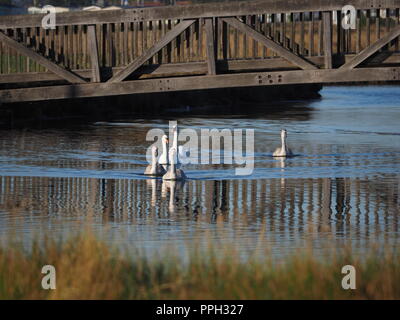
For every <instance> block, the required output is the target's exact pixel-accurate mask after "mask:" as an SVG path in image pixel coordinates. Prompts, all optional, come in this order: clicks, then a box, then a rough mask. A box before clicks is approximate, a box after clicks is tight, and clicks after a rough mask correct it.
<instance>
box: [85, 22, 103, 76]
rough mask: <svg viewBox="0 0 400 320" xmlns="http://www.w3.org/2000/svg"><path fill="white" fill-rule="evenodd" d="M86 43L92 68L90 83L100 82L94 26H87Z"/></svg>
mask: <svg viewBox="0 0 400 320" xmlns="http://www.w3.org/2000/svg"><path fill="white" fill-rule="evenodd" d="M87 35H88V42H89V53H90V63H91V64H90V65H91V68H92V82H101V77H100V65H99V51H98V46H97V39H96V26H94V25H90V26H88V33H87Z"/></svg>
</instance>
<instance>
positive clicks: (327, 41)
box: [322, 11, 332, 69]
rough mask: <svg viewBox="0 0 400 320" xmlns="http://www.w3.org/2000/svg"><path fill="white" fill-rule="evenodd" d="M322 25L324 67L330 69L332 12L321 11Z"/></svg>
mask: <svg viewBox="0 0 400 320" xmlns="http://www.w3.org/2000/svg"><path fill="white" fill-rule="evenodd" d="M322 19H323V25H324V58H325V69H332V12H330V11H329V12H323V13H322Z"/></svg>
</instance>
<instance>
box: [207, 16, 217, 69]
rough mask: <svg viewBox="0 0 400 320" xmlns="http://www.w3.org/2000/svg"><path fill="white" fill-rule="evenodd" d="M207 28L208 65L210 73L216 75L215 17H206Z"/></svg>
mask: <svg viewBox="0 0 400 320" xmlns="http://www.w3.org/2000/svg"><path fill="white" fill-rule="evenodd" d="M205 28H206V42H207V46H206V47H207V66H208V74H209V75H215V74H217V70H216V65H215V61H216V58H215V38H214V28H213V19H212V18H207V19H205Z"/></svg>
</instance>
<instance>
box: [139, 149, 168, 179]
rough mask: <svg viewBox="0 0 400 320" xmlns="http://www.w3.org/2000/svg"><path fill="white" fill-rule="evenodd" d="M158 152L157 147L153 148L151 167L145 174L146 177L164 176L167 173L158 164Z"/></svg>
mask: <svg viewBox="0 0 400 320" xmlns="http://www.w3.org/2000/svg"><path fill="white" fill-rule="evenodd" d="M157 157H158V150H157V147H155V146H153V148H151V165H149V166H148V167H147V168H146V170H145V172H144V174H145V175H146V176H163V175H164V174H165V173H166V171H165V169H164V168H163V166H162V165H160V164H158V163H157Z"/></svg>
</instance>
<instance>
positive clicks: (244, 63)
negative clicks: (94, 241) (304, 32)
mask: <svg viewBox="0 0 400 320" xmlns="http://www.w3.org/2000/svg"><path fill="white" fill-rule="evenodd" d="M354 56H355V55H354V54H352V55H346V56H345V57H344V59H345V61H346V62H348V61H350V60H351V59H353V57H354ZM382 56H383V58H380V57H377V61H374V60H375V59H371V60H370V61H368V63H367V64H366V66H368V67H386V66H389V65H390V66H392V65H395V64H397V65H399V64H400V54H398V53H393V54H392V55H390V56H388V55H386V54H384V53H383V54H382ZM378 58H379V59H378ZM335 60H336V62H335ZM310 61H311V62H312V63H313V64H314V65H316V66H318V67H321V68H323V67H324V66H325V61H324V57H323V56H320V57H312V58H310ZM342 61H343V58H342V57H336V59H335V57H333V62H335V63H336V64H338V63H339V62H341V63H342ZM216 66H217V69H218V70H219V71H220V72H232V71H234V72H238V71H246V72H251V71H253V72H254V71H267V70H271V71H276V70H296V69H298V68H297V67H296V66H293V64H292V63H290V62H288V61H287V60H285V59H282V58H274V59H256V60H229V61H217V63H216ZM122 69H123V67H115V68H113V69H112V71H109V70H107V71H106V72H104V75H108V77H110V74H111V75H112V74H117V73H118V72H120V71H121V70H122ZM73 72H74V73H76V74H77V75H79V76H80V77H82V78H84V79H91V77H92V70H73ZM110 72H111V73H110ZM207 72H208V66H207V62H190V63H170V64H162V65H152V66H142V67H140V68H139V69H138V70H137V71H135V74H136V73H137V77H138V78H139V79H148V78H156V77H172V76H185V75H201V74H207ZM108 73H110V74H108ZM60 80H62V78H61V77H59V76H57V75H56V74H54V73H50V72H30V73H11V74H0V84H18V83H20V84H22V83H30V82H32V84H34V83H35V82H49V81H60Z"/></svg>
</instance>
